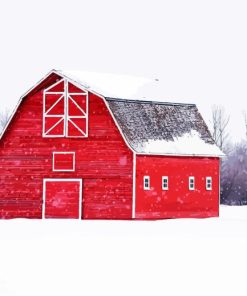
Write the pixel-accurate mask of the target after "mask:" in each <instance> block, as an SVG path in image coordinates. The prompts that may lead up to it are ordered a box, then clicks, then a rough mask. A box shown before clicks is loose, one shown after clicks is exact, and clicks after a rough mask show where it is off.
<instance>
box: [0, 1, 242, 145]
mask: <svg viewBox="0 0 247 296" xmlns="http://www.w3.org/2000/svg"><path fill="white" fill-rule="evenodd" d="M246 3H247V2H246V1H239V0H234V1H227V0H225V1H220V0H213V1H211V0H205V1H200V0H195V1H192V0H188V1H186V0H183V1H177V0H171V1H165V0H163V1H155V0H152V1H145V0H142V1H135V0H124V1H116V0H115V1H114V0H111V1H110V0H109V1H103V0H102V1H94V0H89V1H83V0H79V1H75V0H70V1H62V0H60V1H56V0H55V1H54V0H53V1H51V0H49V1H47V0H42V1H27V0H19V1H2V3H1V6H0V28H1V29H0V30H1V35H0V36H1V43H0V51H1V54H0V75H1V97H0V102H1V105H0V110H1V109H4V108H5V107H10V108H12V107H13V105H14V104H15V103H16V102H17V100H18V98H19V97H20V96H21V95H22V94H23V93H25V92H26V91H27V89H29V88H30V87H31V86H32V85H33V84H34V83H35V82H36V81H38V80H39V79H40V78H42V76H43V75H44V74H46V73H47V72H49V71H50V70H51V69H53V68H58V69H75V70H76V69H78V70H84V71H98V72H110V73H122V74H130V75H139V76H146V77H151V78H159V80H160V82H161V83H162V88H163V93H164V100H165V101H168V100H169V99H171V100H174V99H176V100H177V101H178V102H180V101H183V102H184V101H188V102H194V103H196V104H198V107H199V109H200V110H201V112H202V114H203V115H204V117H206V119H207V121H208V120H209V116H210V108H211V105H212V104H222V105H224V106H225V107H226V110H227V112H231V125H230V129H231V134H232V137H233V138H234V139H235V140H236V139H237V140H238V139H240V138H241V137H243V136H244V124H243V118H242V114H241V112H242V110H243V109H247V41H246V40H247V38H246V36H247V34H246V33H247V32H246V31H247V17H246V15H247V4H246ZM154 99H155V98H154Z"/></svg>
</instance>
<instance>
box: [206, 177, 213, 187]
mask: <svg viewBox="0 0 247 296" xmlns="http://www.w3.org/2000/svg"><path fill="white" fill-rule="evenodd" d="M206 189H207V190H212V177H206Z"/></svg>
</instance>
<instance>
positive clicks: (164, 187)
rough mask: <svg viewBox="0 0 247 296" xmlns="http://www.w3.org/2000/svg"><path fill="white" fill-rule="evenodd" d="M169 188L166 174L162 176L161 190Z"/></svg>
mask: <svg viewBox="0 0 247 296" xmlns="http://www.w3.org/2000/svg"><path fill="white" fill-rule="evenodd" d="M164 180H166V184H167V186H164ZM168 189H169V178H168V176H162V190H168Z"/></svg>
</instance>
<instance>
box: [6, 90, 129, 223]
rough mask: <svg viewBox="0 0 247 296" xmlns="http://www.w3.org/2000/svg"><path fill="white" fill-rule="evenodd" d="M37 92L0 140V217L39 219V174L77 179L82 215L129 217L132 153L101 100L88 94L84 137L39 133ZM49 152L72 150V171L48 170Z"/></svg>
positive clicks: (85, 216) (40, 94) (25, 103)
mask: <svg viewBox="0 0 247 296" xmlns="http://www.w3.org/2000/svg"><path fill="white" fill-rule="evenodd" d="M42 94H43V89H39V90H38V92H36V93H34V92H33V93H32V94H31V95H29V96H27V97H26V98H25V99H24V100H23V102H22V104H21V105H20V107H19V109H18V111H17V113H16V114H15V116H14V117H13V119H12V122H11V123H10V125H9V127H8V129H7V131H6V132H5V134H4V136H3V138H2V139H1V140H0V218H15V217H29V218H41V217H42V194H43V188H42V186H43V179H44V178H81V179H83V196H82V199H83V205H82V217H83V218H86V219H92V218H94V219H113V218H116V219H130V218H131V211H132V176H133V153H132V152H131V151H130V149H129V148H128V147H127V146H126V144H125V142H124V140H123V139H122V136H121V135H120V133H119V131H118V129H117V127H116V125H115V123H114V121H113V119H112V117H111V115H110V113H109V111H108V109H107V107H106V105H105V103H104V101H103V100H102V99H101V98H99V97H98V96H96V95H94V94H91V93H90V94H89V137H88V138H86V139H75V138H42V120H43V119H42V110H43V98H42ZM55 151H74V152H75V159H76V170H75V172H53V171H52V153H53V152H55Z"/></svg>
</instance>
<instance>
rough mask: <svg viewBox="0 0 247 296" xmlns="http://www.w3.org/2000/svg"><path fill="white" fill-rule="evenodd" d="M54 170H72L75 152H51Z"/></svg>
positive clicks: (73, 168)
mask: <svg viewBox="0 0 247 296" xmlns="http://www.w3.org/2000/svg"><path fill="white" fill-rule="evenodd" d="M53 170H54V171H74V170H75V153H73V152H54V153H53Z"/></svg>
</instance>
